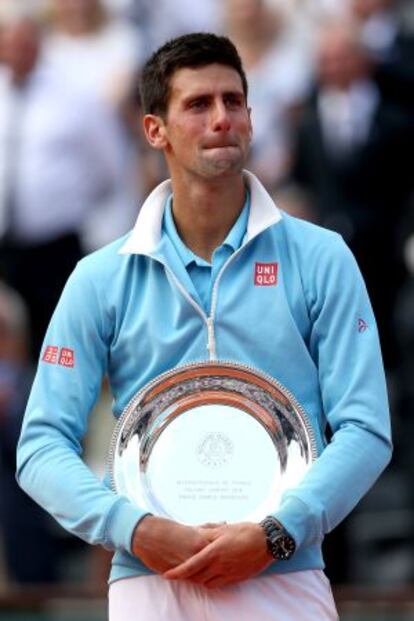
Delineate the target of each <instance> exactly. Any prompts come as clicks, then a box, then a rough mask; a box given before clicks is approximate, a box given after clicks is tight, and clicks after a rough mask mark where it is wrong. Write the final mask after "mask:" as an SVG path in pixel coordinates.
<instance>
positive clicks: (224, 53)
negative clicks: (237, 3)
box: [140, 32, 247, 116]
mask: <svg viewBox="0 0 414 621" xmlns="http://www.w3.org/2000/svg"><path fill="white" fill-rule="evenodd" d="M213 63H217V64H219V65H226V66H229V67H232V68H233V69H235V70H236V71H237V73H238V74H239V75H240V78H241V81H242V86H243V92H244V96H245V97H246V99H247V79H246V74H245V73H244V69H243V65H242V62H241V59H240V56H239V54H238V52H237V49H236V47H235V45H234V44H233V43H232V42H231V41H230V39H228V38H227V37H221V36H218V35H215V34H211V33H207V32H196V33H192V34H187V35H183V36H181V37H177V38H176V39H171V41H167V43H165V44H164V45H163V46H162V47H160V48H159V49H158V50H157V51H156V52H154V53H153V55H152V56H151V57H150V58H149V60H148V61H147V62H146V63H145V66H144V68H143V70H142V74H141V80H140V94H141V103H142V109H143V112H144V114H158V115H159V116H165V115H166V113H167V108H168V101H169V97H170V78H171V76H172V75H173V74H174V73H175V71H177V70H178V69H184V68H191V69H193V68H196V67H205V66H206V65H211V64H213Z"/></svg>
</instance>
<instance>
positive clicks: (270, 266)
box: [254, 263, 278, 287]
mask: <svg viewBox="0 0 414 621" xmlns="http://www.w3.org/2000/svg"><path fill="white" fill-rule="evenodd" d="M277 272H278V264H277V263H255V265H254V284H255V286H256V287H271V286H272V285H273V286H275V285H277Z"/></svg>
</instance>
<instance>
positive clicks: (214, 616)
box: [109, 570, 339, 621]
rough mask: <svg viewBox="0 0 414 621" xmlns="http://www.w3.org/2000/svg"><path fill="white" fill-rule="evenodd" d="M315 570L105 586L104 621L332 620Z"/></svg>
mask: <svg viewBox="0 0 414 621" xmlns="http://www.w3.org/2000/svg"><path fill="white" fill-rule="evenodd" d="M338 619H339V617H338V613H337V611H336V607H335V603H334V600H333V596H332V590H331V587H330V583H329V580H328V578H327V577H326V576H325V574H324V572H323V571H321V570H308V571H298V572H292V573H288V574H272V575H269V576H260V577H258V578H252V579H251V580H246V581H244V582H239V583H238V584H235V585H231V586H226V587H223V588H221V589H215V590H208V589H205V588H204V587H201V586H198V585H195V584H191V583H190V582H184V581H168V580H165V579H164V578H161V577H160V576H139V577H136V578H125V579H123V580H118V581H117V582H114V583H112V584H111V585H110V587H109V621H337V620H338Z"/></svg>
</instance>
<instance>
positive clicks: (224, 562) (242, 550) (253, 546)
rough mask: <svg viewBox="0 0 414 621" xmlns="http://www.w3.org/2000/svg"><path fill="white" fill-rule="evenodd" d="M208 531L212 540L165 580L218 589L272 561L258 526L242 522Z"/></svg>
mask: <svg viewBox="0 0 414 621" xmlns="http://www.w3.org/2000/svg"><path fill="white" fill-rule="evenodd" d="M207 532H208V533H209V536H210V537H211V538H213V541H212V542H211V543H210V544H209V545H207V546H206V547H204V548H203V549H202V550H201V551H200V552H198V553H197V554H195V555H194V556H192V557H191V558H189V559H188V560H186V561H184V562H183V563H181V565H179V566H178V567H175V568H174V569H170V570H169V571H167V572H165V573H164V578H167V579H169V580H189V581H190V582H195V583H197V584H202V585H204V586H205V587H207V588H218V587H222V586H225V585H226V584H231V583H233V582H239V581H241V580H246V579H247V578H251V577H252V576H255V575H257V574H258V573H260V572H261V571H262V570H263V569H265V567H267V566H268V565H270V564H271V563H272V562H273V559H272V557H271V555H270V554H269V552H268V550H267V545H266V537H265V534H264V532H263V529H262V527H261V526H260V525H259V524H253V523H248V522H242V523H239V524H231V525H224V526H220V527H218V528H216V529H213V530H210V531H209V530H208V531H207Z"/></svg>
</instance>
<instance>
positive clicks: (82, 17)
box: [44, 0, 143, 108]
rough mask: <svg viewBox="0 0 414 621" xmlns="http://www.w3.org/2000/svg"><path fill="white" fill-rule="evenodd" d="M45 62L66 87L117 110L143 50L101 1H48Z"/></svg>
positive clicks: (129, 29) (128, 28)
mask: <svg viewBox="0 0 414 621" xmlns="http://www.w3.org/2000/svg"><path fill="white" fill-rule="evenodd" d="M48 4H49V6H50V20H49V32H48V36H47V37H46V40H45V50H44V55H45V59H46V61H47V62H48V63H50V65H51V66H52V67H53V68H55V69H56V70H57V71H58V72H59V73H60V74H61V75H62V76H63V77H64V79H65V80H66V81H67V82H68V84H69V85H70V86H72V87H73V88H75V89H80V90H81V91H86V92H87V93H89V94H92V95H93V96H96V97H98V98H102V99H103V100H104V101H105V102H106V103H109V104H111V105H112V106H115V107H116V108H117V107H118V106H119V105H121V104H122V103H123V101H124V99H125V97H126V96H127V93H128V92H129V89H130V87H131V81H132V78H133V76H134V74H135V72H136V71H137V69H138V68H139V67H140V64H141V61H142V56H143V49H142V42H141V39H140V38H139V35H138V33H137V32H136V31H135V29H134V28H132V26H130V25H129V24H128V23H127V22H126V21H121V20H119V19H111V16H110V15H109V14H108V12H106V11H105V9H104V6H103V4H102V3H101V2H100V0H75V1H73V0H48Z"/></svg>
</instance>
